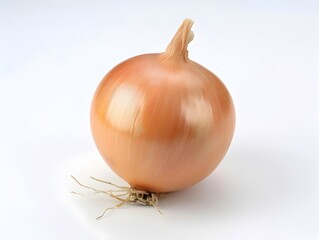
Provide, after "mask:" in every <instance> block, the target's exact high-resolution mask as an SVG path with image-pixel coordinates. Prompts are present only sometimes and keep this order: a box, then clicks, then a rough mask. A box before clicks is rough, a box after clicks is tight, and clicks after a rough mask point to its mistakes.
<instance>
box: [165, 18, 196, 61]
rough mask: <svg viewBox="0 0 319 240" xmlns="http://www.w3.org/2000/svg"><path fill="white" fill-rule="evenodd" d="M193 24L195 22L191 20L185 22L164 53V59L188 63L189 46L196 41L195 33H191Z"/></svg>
mask: <svg viewBox="0 0 319 240" xmlns="http://www.w3.org/2000/svg"><path fill="white" fill-rule="evenodd" d="M193 24H194V22H193V21H192V20H190V19H185V20H184V21H183V23H182V24H181V26H180V27H179V28H178V30H177V32H176V34H175V36H174V37H173V39H172V40H171V42H170V43H169V44H168V46H167V48H166V50H165V52H164V53H163V57H164V59H166V60H168V59H175V60H176V59H182V60H184V61H185V62H187V61H188V51H187V46H188V44H189V43H190V42H191V41H192V40H193V39H194V33H193V32H192V31H191V28H192V26H193Z"/></svg>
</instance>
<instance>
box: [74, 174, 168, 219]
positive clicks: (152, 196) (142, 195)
mask: <svg viewBox="0 0 319 240" xmlns="http://www.w3.org/2000/svg"><path fill="white" fill-rule="evenodd" d="M71 178H72V179H73V180H74V181H75V182H76V183H77V184H78V185H80V186H81V187H83V188H87V189H90V190H91V191H93V194H98V193H102V194H106V195H107V196H109V197H111V198H114V199H116V200H118V201H120V203H119V204H117V205H115V206H113V207H110V208H106V209H105V210H104V211H103V213H102V214H101V215H100V216H98V217H97V218H96V219H101V218H102V217H103V216H104V215H105V213H106V212H107V211H109V210H114V209H116V208H119V207H122V206H124V205H125V204H129V203H134V204H139V205H144V206H153V207H154V208H156V210H157V211H158V212H159V213H160V214H163V213H162V212H161V210H160V209H159V207H158V198H159V197H161V196H162V195H163V194H161V193H154V192H148V191H144V190H139V189H136V188H132V187H122V186H118V185H116V184H114V183H111V182H107V181H103V180H100V179H97V178H95V177H90V178H91V179H93V180H95V181H97V182H101V183H105V184H108V185H111V186H113V187H115V188H117V189H116V190H107V191H105V190H98V189H96V188H93V187H90V186H86V185H84V184H82V183H80V182H79V180H77V179H76V178H75V177H74V176H72V175H71ZM71 193H72V194H76V195H80V196H83V197H86V196H88V195H84V194H82V193H78V192H74V191H71Z"/></svg>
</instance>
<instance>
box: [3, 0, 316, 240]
mask: <svg viewBox="0 0 319 240" xmlns="http://www.w3.org/2000/svg"><path fill="white" fill-rule="evenodd" d="M318 16H319V14H318V3H317V1H288V0H287V1H284V0H281V1H275V0H271V1H242V0H241V1H221V0H220V1H192V2H191V1H175V2H174V3H171V1H165V0H162V1H157V2H156V3H155V1H154V2H152V3H150V1H149V2H148V1H79V0H77V1H75V0H74V1H51V2H48V1H41V2H40V1H9V0H8V1H1V2H0V111H1V112H0V114H1V115H0V123H1V124H0V161H1V165H0V189H1V197H0V213H1V214H0V239H128V238H129V239H141V240H142V239H236V240H237V239H245V240H246V239H289V240H294V239H318V238H319V233H318V228H319V226H318V222H319V219H318V216H319V207H318V202H319V201H318V200H319V194H318V188H319V186H318V185H319V184H318V182H319V179H318V175H319V172H318V168H319V164H318V161H319V156H318V148H319V147H318V145H319V144H318V135H319V134H318V121H319V118H318V115H319V114H318V112H319V110H318V97H317V98H316V95H318V94H319V90H318V77H319V76H318V71H319V66H318V64H319V63H318V53H319V51H318V50H319V38H318V37H319V34H318V29H319V28H318ZM185 17H190V18H192V19H194V20H195V25H194V27H193V31H194V33H195V39H194V41H193V42H192V43H191V44H190V46H189V52H190V54H189V56H190V58H191V59H192V60H195V61H197V62H199V63H200V64H202V65H204V66H206V67H207V68H209V69H210V70H212V71H213V72H215V73H216V74H217V75H218V76H219V77H220V78H221V79H222V80H223V81H224V83H225V84H226V85H227V86H228V88H229V90H230V92H231V94H232V96H233V98H234V102H235V107H236V111H237V128H236V134H235V137H234V140H233V143H232V145H231V148H230V150H229V152H228V154H227V156H226V158H225V159H224V161H223V162H222V164H221V165H220V166H219V167H218V169H217V170H216V171H215V172H214V173H213V174H212V175H211V176H210V177H209V178H207V179H206V180H205V181H203V182H202V183H200V184H198V185H196V186H194V187H192V188H190V189H187V190H185V191H182V192H179V193H176V194H172V195H171V196H169V197H167V198H166V199H164V200H163V201H162V202H161V203H160V207H161V209H162V211H163V212H164V215H163V216H162V215H160V214H158V213H157V212H156V211H155V210H154V209H153V208H143V207H135V206H127V207H124V208H123V209H120V210H117V211H114V212H111V213H109V214H108V215H107V216H106V217H105V218H104V219H102V220H101V221H96V220H95V217H96V216H98V215H99V214H100V213H101V212H102V211H103V210H104V208H105V207H107V206H112V205H113V204H114V202H113V201H110V200H109V199H106V198H105V197H104V196H98V195H95V196H92V197H90V198H81V197H77V196H73V195H71V194H69V191H70V190H76V189H77V190H79V189H78V187H77V185H76V184H74V183H73V182H72V181H71V179H70V178H69V177H68V175H69V174H75V175H76V176H77V177H78V178H79V179H81V180H82V182H85V183H87V184H92V185H96V184H95V183H93V182H92V181H91V180H90V179H89V178H88V177H89V176H90V175H93V176H96V177H101V178H103V179H107V180H111V181H113V182H116V183H119V184H120V183H122V184H123V181H122V180H121V179H119V178H118V177H117V176H115V175H114V174H112V173H111V172H110V170H109V169H108V167H107V166H106V165H105V164H104V162H103V161H102V160H101V158H100V157H99V155H98V153H97V150H96V148H95V146H94V144H93V141H92V137H91V134H90V129H89V107H90V102H91V98H92V96H93V92H94V90H95V88H96V86H97V84H98V83H99V81H100V79H101V78H102V77H103V75H104V74H105V73H106V72H107V71H109V70H110V69H111V68H112V67H113V66H114V65H115V64H117V63H119V62H121V61H123V60H125V59H127V58H129V57H131V56H134V55H137V54H142V53H147V52H161V51H163V50H164V49H165V47H166V44H167V43H168V42H169V40H170V39H171V37H172V36H173V34H174V32H175V31H176V29H177V27H178V26H179V24H180V23H181V21H182V20H183V19H184V18H185ZM99 186H100V185H99ZM80 191H83V190H82V189H81V190H80ZM83 192H85V191H83Z"/></svg>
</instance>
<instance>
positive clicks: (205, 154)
mask: <svg viewBox="0 0 319 240" xmlns="http://www.w3.org/2000/svg"><path fill="white" fill-rule="evenodd" d="M185 21H186V20H185ZM189 21H190V20H189ZM183 24H184V23H183ZM188 31H189V30H188ZM185 49H186V50H185ZM185 49H184V51H182V54H183V56H182V57H181V56H177V55H175V57H174V56H173V55H174V54H172V56H170V57H167V55H165V53H158V54H144V55H140V56H136V57H133V58H130V59H128V60H126V61H124V62H122V63H120V64H119V65H117V66H116V67H115V68H113V69H112V70H111V71H110V72H109V73H108V74H107V75H106V76H105V77H104V78H103V79H102V81H101V83H100V85H99V86H98V88H97V90H96V92H95V95H94V97H93V101H92V106H91V129H92V134H93V138H94V140H95V143H96V145H97V148H98V150H99V152H100V153H101V155H102V157H103V159H104V160H105V161H106V163H107V164H108V165H109V166H110V167H111V168H112V170H113V171H114V172H115V173H117V174H118V175H119V176H120V177H122V178H123V179H124V180H126V181H127V182H128V183H129V184H130V185H131V186H132V187H134V188H137V189H143V190H146V191H150V192H158V193H159V192H171V191H177V190H180V189H183V188H186V187H189V186H191V185H193V184H195V183H197V182H199V181H201V180H202V179H204V178H205V177H207V176H208V175H209V174H210V173H211V172H212V171H213V170H214V169H215V168H216V167H217V165H218V164H219V163H220V162H221V160H222V159H223V157H224V155H225V154H226V152H227V150H228V148H229V145H230V143H231V140H232V137H233V133H234V128H235V111H234V105H233V101H232V98H231V96H230V94H229V92H228V90H227V89H226V87H225V85H224V84H223V83H222V82H221V80H220V79H219V78H218V77H217V76H215V75H214V74H213V73H212V72H210V71H209V70H207V69H206V68H204V67H203V66H201V65H199V64H197V63H196V62H194V61H191V60H189V59H188V56H187V45H186V48H185ZM166 52H167V51H166Z"/></svg>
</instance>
